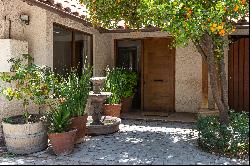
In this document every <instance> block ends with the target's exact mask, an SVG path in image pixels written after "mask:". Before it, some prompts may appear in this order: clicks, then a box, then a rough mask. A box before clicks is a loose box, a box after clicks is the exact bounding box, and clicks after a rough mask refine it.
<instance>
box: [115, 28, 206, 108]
mask: <svg viewBox="0 0 250 166" xmlns="http://www.w3.org/2000/svg"><path fill="white" fill-rule="evenodd" d="M167 36H169V34H168V33H166V32H133V33H114V34H112V45H111V48H112V50H111V59H112V62H114V39H126V38H145V37H167ZM201 65H202V63H201V56H200V55H199V53H198V52H197V51H196V50H195V48H194V46H193V44H192V43H190V44H189V45H188V46H187V47H185V48H181V47H178V48H176V64H175V110H176V112H197V111H198V109H199V108H200V106H201V97H202V82H201V81H202V70H201V69H202V66H201Z"/></svg>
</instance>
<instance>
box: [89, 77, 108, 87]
mask: <svg viewBox="0 0 250 166" xmlns="http://www.w3.org/2000/svg"><path fill="white" fill-rule="evenodd" d="M106 79H107V77H92V78H90V81H91V82H92V83H93V85H94V86H96V85H103V83H104V81H105V80H106Z"/></svg>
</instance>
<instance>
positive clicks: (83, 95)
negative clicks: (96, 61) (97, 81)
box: [64, 67, 92, 143]
mask: <svg viewBox="0 0 250 166" xmlns="http://www.w3.org/2000/svg"><path fill="white" fill-rule="evenodd" d="M91 74H92V72H91V68H90V67H88V68H83V70H82V74H81V75H80V76H78V74H77V72H76V70H73V71H71V72H70V73H69V76H68V78H67V80H66V81H65V85H66V88H65V91H66V92H64V94H65V96H64V97H65V98H66V101H65V103H64V104H65V105H66V108H67V109H69V111H70V114H71V122H72V123H71V124H70V128H72V129H73V128H76V129H77V135H76V143H81V142H82V141H84V137H85V133H86V123H87V118H88V114H87V113H86V112H85V107H86V104H87V100H88V96H89V91H90V89H91V85H90V77H91Z"/></svg>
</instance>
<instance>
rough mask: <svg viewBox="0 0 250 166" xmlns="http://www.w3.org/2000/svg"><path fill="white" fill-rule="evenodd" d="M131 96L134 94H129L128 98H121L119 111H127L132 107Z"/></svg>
mask: <svg viewBox="0 0 250 166" xmlns="http://www.w3.org/2000/svg"><path fill="white" fill-rule="evenodd" d="M133 97H134V96H130V97H128V98H123V99H122V103H121V104H122V108H121V112H129V110H130V109H131V107H132V101H133Z"/></svg>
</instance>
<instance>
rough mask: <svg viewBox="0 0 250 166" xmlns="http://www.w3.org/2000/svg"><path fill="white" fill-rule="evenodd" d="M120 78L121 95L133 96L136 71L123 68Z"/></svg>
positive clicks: (125, 96)
mask: <svg viewBox="0 0 250 166" xmlns="http://www.w3.org/2000/svg"><path fill="white" fill-rule="evenodd" d="M121 79H122V84H123V86H122V87H123V90H122V91H123V92H122V97H123V98H128V97H130V96H133V94H134V91H135V87H136V85H137V81H138V76H137V73H136V72H134V71H130V70H126V69H123V70H122V78H121Z"/></svg>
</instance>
